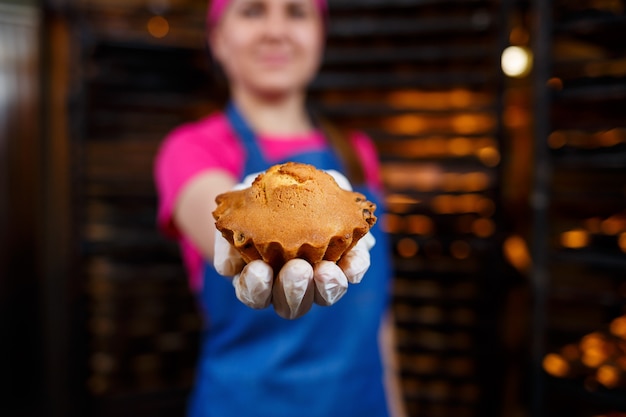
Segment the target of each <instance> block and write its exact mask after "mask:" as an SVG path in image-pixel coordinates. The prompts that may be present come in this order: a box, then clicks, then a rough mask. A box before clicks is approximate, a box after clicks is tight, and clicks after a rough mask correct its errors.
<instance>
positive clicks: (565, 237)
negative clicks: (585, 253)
mask: <svg viewBox="0 0 626 417" xmlns="http://www.w3.org/2000/svg"><path fill="white" fill-rule="evenodd" d="M560 240H561V245H562V246H563V247H564V248H569V249H581V248H584V247H586V246H589V240H590V237H589V232H588V231H586V230H583V229H575V230H569V231H567V232H563V233H561V239H560Z"/></svg>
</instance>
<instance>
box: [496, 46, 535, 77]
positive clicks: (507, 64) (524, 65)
mask: <svg viewBox="0 0 626 417" xmlns="http://www.w3.org/2000/svg"><path fill="white" fill-rule="evenodd" d="M501 64H502V71H503V72H504V73H505V74H506V75H508V76H509V77H514V78H521V77H524V76H526V75H528V73H529V72H530V70H531V68H532V53H531V52H530V50H529V49H528V48H525V47H522V46H509V47H507V48H506V49H505V50H504V51H503V52H502V58H501Z"/></svg>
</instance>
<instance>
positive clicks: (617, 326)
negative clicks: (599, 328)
mask: <svg viewBox="0 0 626 417" xmlns="http://www.w3.org/2000/svg"><path fill="white" fill-rule="evenodd" d="M609 330H610V331H611V333H612V334H613V335H615V336H617V337H620V338H622V339H624V340H626V315H625V316H620V317H617V318H615V319H613V321H611V324H610V326H609ZM625 353H626V352H625Z"/></svg>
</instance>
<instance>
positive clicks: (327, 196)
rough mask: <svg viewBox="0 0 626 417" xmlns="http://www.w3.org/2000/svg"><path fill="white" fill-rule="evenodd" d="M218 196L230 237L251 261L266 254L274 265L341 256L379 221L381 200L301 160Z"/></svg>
mask: <svg viewBox="0 0 626 417" xmlns="http://www.w3.org/2000/svg"><path fill="white" fill-rule="evenodd" d="M216 202H217V208H216V209H215V211H214V212H213V217H214V218H215V220H216V223H215V226H216V227H217V229H218V230H219V231H220V232H221V233H222V235H223V236H224V238H225V239H226V240H227V241H228V242H230V244H231V245H233V246H234V247H235V248H236V249H237V250H238V251H239V252H240V253H241V256H242V258H243V260H244V261H245V262H246V263H248V262H251V261H253V260H256V259H262V260H263V261H265V262H267V263H268V264H270V265H271V266H272V268H274V271H278V270H279V269H280V268H281V267H282V266H283V265H284V264H285V262H287V261H289V260H290V259H293V258H302V259H305V260H307V261H308V262H309V263H311V264H315V263H317V262H320V261H322V260H328V261H333V262H337V261H338V260H340V259H341V257H342V256H343V254H344V253H346V252H347V251H349V250H350V249H352V247H354V245H356V243H357V242H358V241H359V239H361V238H362V237H363V236H364V235H365V234H367V232H369V230H370V228H371V227H372V226H373V225H374V223H376V216H375V215H374V211H375V209H376V205H375V204H374V203H372V202H370V201H368V200H367V199H366V198H365V196H364V195H363V194H360V193H357V192H353V191H347V190H344V189H342V188H340V187H339V185H338V184H337V182H336V181H335V179H334V178H333V177H332V176H331V175H330V174H328V173H327V172H325V171H322V170H318V169H316V168H315V167H314V166H312V165H307V164H301V163H296V162H288V163H285V164H280V165H274V166H272V167H270V168H269V169H268V170H267V171H265V172H264V173H262V174H259V175H258V176H257V177H256V179H255V180H254V182H253V183H252V185H251V186H250V187H249V188H246V189H243V190H237V191H230V192H227V193H224V194H220V195H218V196H217V198H216Z"/></svg>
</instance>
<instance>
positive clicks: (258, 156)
mask: <svg viewBox="0 0 626 417" xmlns="http://www.w3.org/2000/svg"><path fill="white" fill-rule="evenodd" d="M226 116H227V117H228V121H229V122H230V125H231V127H232V128H233V129H234V130H235V133H236V134H237V136H238V137H239V139H241V141H243V145H244V148H245V149H246V152H247V157H246V164H245V168H244V172H245V175H247V174H251V173H255V172H261V171H265V170H266V169H267V166H268V165H269V164H268V163H267V161H266V160H265V157H264V156H263V153H262V152H261V148H259V144H258V143H257V140H256V134H255V133H254V131H253V130H252V128H251V127H250V125H248V123H247V122H246V120H245V119H244V118H243V116H242V115H241V113H240V112H239V110H238V109H237V107H236V106H235V104H234V103H233V102H232V101H231V102H230V103H229V104H228V106H227V107H226ZM245 175H244V176H245Z"/></svg>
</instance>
